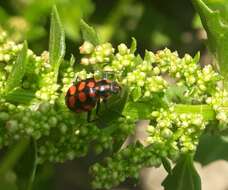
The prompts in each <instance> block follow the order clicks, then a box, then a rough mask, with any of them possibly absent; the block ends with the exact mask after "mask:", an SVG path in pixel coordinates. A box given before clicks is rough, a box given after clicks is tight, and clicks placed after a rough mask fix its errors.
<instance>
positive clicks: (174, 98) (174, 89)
mask: <svg viewBox="0 0 228 190" xmlns="http://www.w3.org/2000/svg"><path fill="white" fill-rule="evenodd" d="M186 90H187V88H186V87H185V86H177V85H171V86H169V87H168V89H167V90H166V93H165V96H164V100H165V101H167V102H175V103H180V102H181V103H190V102H191V98H190V97H186V96H184V93H185V91H186Z"/></svg>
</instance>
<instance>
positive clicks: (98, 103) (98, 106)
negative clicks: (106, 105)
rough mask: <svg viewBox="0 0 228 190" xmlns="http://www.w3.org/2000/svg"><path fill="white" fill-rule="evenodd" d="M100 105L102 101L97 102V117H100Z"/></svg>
mask: <svg viewBox="0 0 228 190" xmlns="http://www.w3.org/2000/svg"><path fill="white" fill-rule="evenodd" d="M100 105H101V101H100V99H99V100H98V101H97V107H96V115H98V112H99V108H100Z"/></svg>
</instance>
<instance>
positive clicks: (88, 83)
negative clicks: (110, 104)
mask: <svg viewBox="0 0 228 190" xmlns="http://www.w3.org/2000/svg"><path fill="white" fill-rule="evenodd" d="M120 89H121V88H120V86H119V85H118V84H117V83H116V82H114V81H110V80H107V79H102V80H95V79H94V78H88V79H85V80H81V81H79V82H77V83H76V84H74V85H72V86H71V87H70V88H69V89H68V91H67V94H66V97H65V101H66V105H67V107H68V108H69V109H70V110H72V111H74V112H77V113H80V112H88V113H89V114H90V112H91V110H92V109H93V108H94V107H95V106H96V105H97V112H98V107H99V104H100V100H101V99H103V100H104V101H106V100H107V98H108V97H109V96H110V95H112V94H117V93H118V92H119V91H120ZM89 117H90V116H88V120H89Z"/></svg>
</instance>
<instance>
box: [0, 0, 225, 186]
mask: <svg viewBox="0 0 228 190" xmlns="http://www.w3.org/2000/svg"><path fill="white" fill-rule="evenodd" d="M69 2H71V1H69ZM79 2H81V1H79ZM89 2H90V1H86V3H85V6H86V7H87V6H88V5H89ZM193 2H194V4H195V6H196V8H197V9H198V11H199V13H200V15H201V17H202V20H203V24H204V26H205V28H206V30H207V32H208V37H209V39H208V41H209V45H210V47H211V49H212V50H213V52H215V54H216V55H218V62H219V64H220V69H221V73H222V74H224V73H226V68H227V67H226V66H225V64H224V62H225V61H226V55H224V53H225V50H226V45H225V42H226V41H227V40H226V25H225V24H224V23H222V21H223V20H222V19H221V15H219V14H217V13H215V12H214V11H212V10H210V9H209V8H208V7H207V6H206V5H205V4H204V3H203V2H202V1H201V0H194V1H193ZM81 3H82V2H81ZM41 4H42V5H44V7H43V8H40V9H37V12H38V13H39V14H41V13H42V14H44V13H45V12H46V11H48V10H49V8H50V4H52V1H48V2H47V3H44V2H42V3H41ZM60 4H61V2H60V1H57V5H60ZM122 4H123V5H124V6H126V7H129V6H130V5H132V4H131V1H127V2H125V1H119V2H118V3H117V6H116V10H117V13H116V15H113V19H107V26H108V28H109V29H111V30H114V29H113V26H114V25H115V26H117V25H118V21H119V20H120V19H121V18H122V17H123V16H126V15H127V13H126V12H124V9H123V5H122ZM46 5H47V6H46ZM69 5H70V6H72V5H71V4H69ZM30 6H37V4H36V3H31V4H30ZM27 7H29V6H27ZM41 7H42V6H41ZM72 7H73V6H72ZM148 7H149V6H148ZM148 7H146V8H148ZM30 8H31V7H30ZM68 8H69V7H68ZM63 9H65V8H61V7H60V10H63ZM32 10H35V9H31V10H29V11H28V12H25V13H24V14H25V15H26V14H28V15H29V16H28V18H30V22H32V23H37V22H38V21H37V20H36V19H37V18H36V17H33V16H32V15H33V13H32ZM66 10H67V9H66ZM129 10H130V9H129ZM66 12H67V11H66ZM38 13H36V14H38ZM60 13H61V11H60ZM42 14H41V15H42ZM65 14H66V13H65ZM154 14H155V15H156V14H157V13H154ZM4 15H6V17H7V14H5V13H4V11H1V10H0V16H2V17H4ZM44 15H45V14H44ZM128 16H129V15H128ZM214 16H215V17H214ZM26 18H27V16H26ZM67 18H69V19H70V15H68V16H67ZM158 18H160V19H161V20H162V19H164V17H163V16H162V15H159V17H158ZM65 19H66V18H65ZM65 19H64V16H63V25H64V26H65V27H66V25H65V24H67V21H66V20H65ZM146 19H147V20H146V23H147V22H148V21H149V22H150V24H151V19H150V18H149V16H148V15H147V16H146ZM61 20H62V19H60V16H59V14H58V11H57V9H56V7H54V8H53V10H52V15H51V24H50V37H49V52H47V51H45V52H43V53H42V54H41V56H37V55H35V54H34V53H33V52H32V51H31V50H30V49H28V48H27V44H26V43H24V45H22V44H17V43H15V41H13V40H12V39H13V38H12V36H11V35H9V36H7V33H6V32H5V31H0V32H1V33H0V63H1V64H0V85H1V89H0V126H1V128H0V146H1V147H12V149H11V148H10V151H9V153H8V154H6V155H5V158H4V159H3V160H2V164H1V165H0V176H2V179H4V177H5V174H6V173H10V172H11V173H13V174H14V175H17V180H12V181H11V182H12V183H8V182H6V183H7V184H12V189H14V188H16V187H15V183H16V184H17V187H18V189H32V183H33V181H34V175H35V172H36V166H37V164H39V165H41V164H44V163H46V162H51V163H55V162H65V161H66V160H73V159H75V158H78V157H84V156H86V155H88V154H89V153H91V152H92V153H94V154H97V155H99V156H100V157H101V158H102V160H104V161H103V162H96V163H94V164H93V165H92V166H91V169H90V173H91V175H92V177H93V181H92V182H91V183H92V186H93V187H94V188H97V189H110V188H111V187H113V186H117V185H119V184H120V183H122V182H123V181H125V180H126V179H127V178H135V179H137V178H138V177H139V171H140V169H141V168H143V167H152V166H153V167H157V166H159V165H161V164H163V166H164V167H165V169H166V170H167V172H168V176H167V178H166V179H165V180H164V182H163V186H164V187H165V189H166V190H169V189H180V190H182V189H185V188H186V187H188V188H189V190H191V189H196V190H200V188H201V187H200V186H201V185H200V178H199V176H198V174H197V172H196V170H195V168H194V165H193V159H192V158H193V155H194V154H195V152H196V149H197V145H198V143H199V140H200V137H201V135H202V134H206V133H207V132H208V131H210V130H208V131H207V130H206V127H207V128H209V129H210V128H211V126H213V130H212V131H213V132H216V133H217V134H221V133H225V132H226V131H227V129H228V119H227V118H228V111H227V110H228V109H227V106H228V104H227V100H228V93H227V91H226V89H225V88H224V87H223V86H221V85H220V83H222V82H223V83H224V82H226V75H223V76H221V75H220V74H219V73H217V72H216V71H215V70H213V67H212V66H211V65H206V66H204V67H201V66H200V64H199V63H198V62H199V60H200V54H199V53H198V54H196V56H195V57H191V56H190V55H189V54H185V55H184V56H183V57H180V56H179V55H178V53H177V52H172V51H170V50H169V49H168V48H166V49H164V50H159V51H157V52H155V53H154V52H152V51H146V52H145V56H144V57H142V56H140V55H139V54H137V52H136V50H137V42H136V39H135V38H132V43H131V45H130V47H128V46H127V45H126V44H124V43H120V44H119V45H118V46H117V47H114V46H113V45H112V44H111V43H107V42H104V43H102V38H101V40H100V39H99V37H98V34H97V33H96V30H95V29H93V28H92V27H91V26H89V25H88V24H87V23H85V22H84V21H83V20H81V21H80V28H81V32H82V36H83V39H84V43H83V44H82V45H81V46H80V48H79V52H80V54H81V59H80V60H77V63H76V64H75V63H74V62H75V59H74V57H73V56H71V59H70V60H68V59H66V58H65V59H64V56H65V35H64V29H63V25H62V23H61ZM72 20H73V21H74V18H72ZM65 21H66V22H65ZM73 21H72V22H73ZM158 22H160V21H159V20H158ZM78 23H79V22H78ZM165 23H166V22H165ZM112 24H113V26H112ZM158 24H160V23H157V25H156V26H158ZM166 24H167V23H166ZM172 24H173V25H172V27H170V28H175V27H173V26H175V24H174V23H172ZM35 25H36V24H35ZM70 25H71V24H70ZM167 25H168V26H171V25H169V24H167ZM164 28H165V27H164V26H162V27H161V28H158V29H157V30H160V31H163V32H161V33H159V34H158V35H155V36H159V38H160V40H159V42H162V43H168V42H167V41H169V40H166V34H165V32H164ZM36 30H37V31H38V32H39V29H36ZM98 30H99V27H98ZM111 30H110V31H109V33H108V35H106V37H107V36H109V37H108V38H111V36H112V35H113V34H114V33H113V31H111ZM118 30H119V31H121V30H122V29H121V28H118ZM67 31H68V32H69V31H71V32H72V31H73V30H72V28H70V27H69V28H68V29H67V30H66V32H67ZM27 32H28V33H29V31H27ZM68 32H67V34H68V35H69V33H70V32H69V33H68ZM151 32H152V33H153V34H156V31H151ZM218 32H220V33H219V35H218ZM220 34H222V35H220ZM70 35H71V36H74V37H73V38H75V36H76V34H73V33H71V34H70ZM175 35H176V33H175ZM101 36H102V35H101ZM164 39H165V40H164ZM152 41H154V40H152ZM220 41H223V42H220ZM140 42H141V41H140ZM142 42H143V40H142ZM159 42H155V43H159ZM66 53H68V54H70V53H71V52H66ZM104 72H110V73H114V76H113V77H112V78H111V80H113V81H115V82H117V83H118V84H119V85H120V86H121V92H120V93H119V94H116V95H111V97H110V98H109V99H108V102H107V105H105V103H104V101H101V106H100V110H99V111H98V114H96V113H95V110H94V111H93V112H92V117H93V118H94V119H95V121H94V122H91V123H88V122H87V121H86V113H74V112H70V111H69V110H68V109H67V107H66V105H65V97H64V95H65V94H66V91H67V90H68V88H69V86H70V85H71V84H72V83H73V82H75V79H76V78H79V79H86V78H89V77H94V78H95V79H96V80H100V79H102V77H103V75H104ZM224 78H225V80H224ZM5 89H6V90H5ZM11 90H12V91H11ZM145 119H146V120H149V124H148V126H147V127H146V129H145V131H144V132H145V134H146V135H145V137H144V138H142V139H139V138H138V137H137V127H136V125H135V123H136V122H137V121H138V120H145ZM130 137H132V138H133V139H134V140H133V142H132V143H130V144H129V145H128V146H126V147H123V144H124V143H125V140H126V139H127V138H130ZM28 139H33V140H32V142H31V144H29V140H28ZM220 141H221V139H220V140H219V141H216V142H220ZM202 142H203V141H201V143H202ZM221 144H222V145H224V144H225V143H224V142H222V143H221ZM213 145H214V144H213ZM200 148H201V145H200V146H199V149H198V151H200ZM203 149H204V148H203ZM28 155H29V156H28ZM31 155H32V156H31ZM225 156H226V155H223V154H222V155H216V156H215V154H213V156H211V159H208V160H206V159H205V158H201V157H200V156H199V155H198V153H197V154H196V158H197V160H199V161H201V162H202V163H204V164H206V163H209V162H210V161H211V160H213V159H216V158H220V157H222V158H224V157H225ZM202 159H205V160H206V161H205V162H203V161H204V160H203V161H202ZM17 162H19V163H20V164H19V165H18V166H17V165H16V164H17ZM171 162H172V163H174V164H175V163H176V165H175V166H174V168H173V169H171ZM22 168H23V169H22ZM30 169H31V170H30ZM2 184H3V185H4V182H2Z"/></svg>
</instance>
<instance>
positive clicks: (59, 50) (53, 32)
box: [49, 7, 65, 73]
mask: <svg viewBox="0 0 228 190" xmlns="http://www.w3.org/2000/svg"><path fill="white" fill-rule="evenodd" d="M49 55H50V57H49V62H50V64H51V65H52V67H53V71H54V72H55V73H58V70H59V66H60V63H61V62H62V60H63V57H64V55H65V34H64V29H63V27H62V24H61V21H60V18H59V15H58V12H57V9H56V7H54V8H53V11H52V16H51V27H50V39H49Z"/></svg>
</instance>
